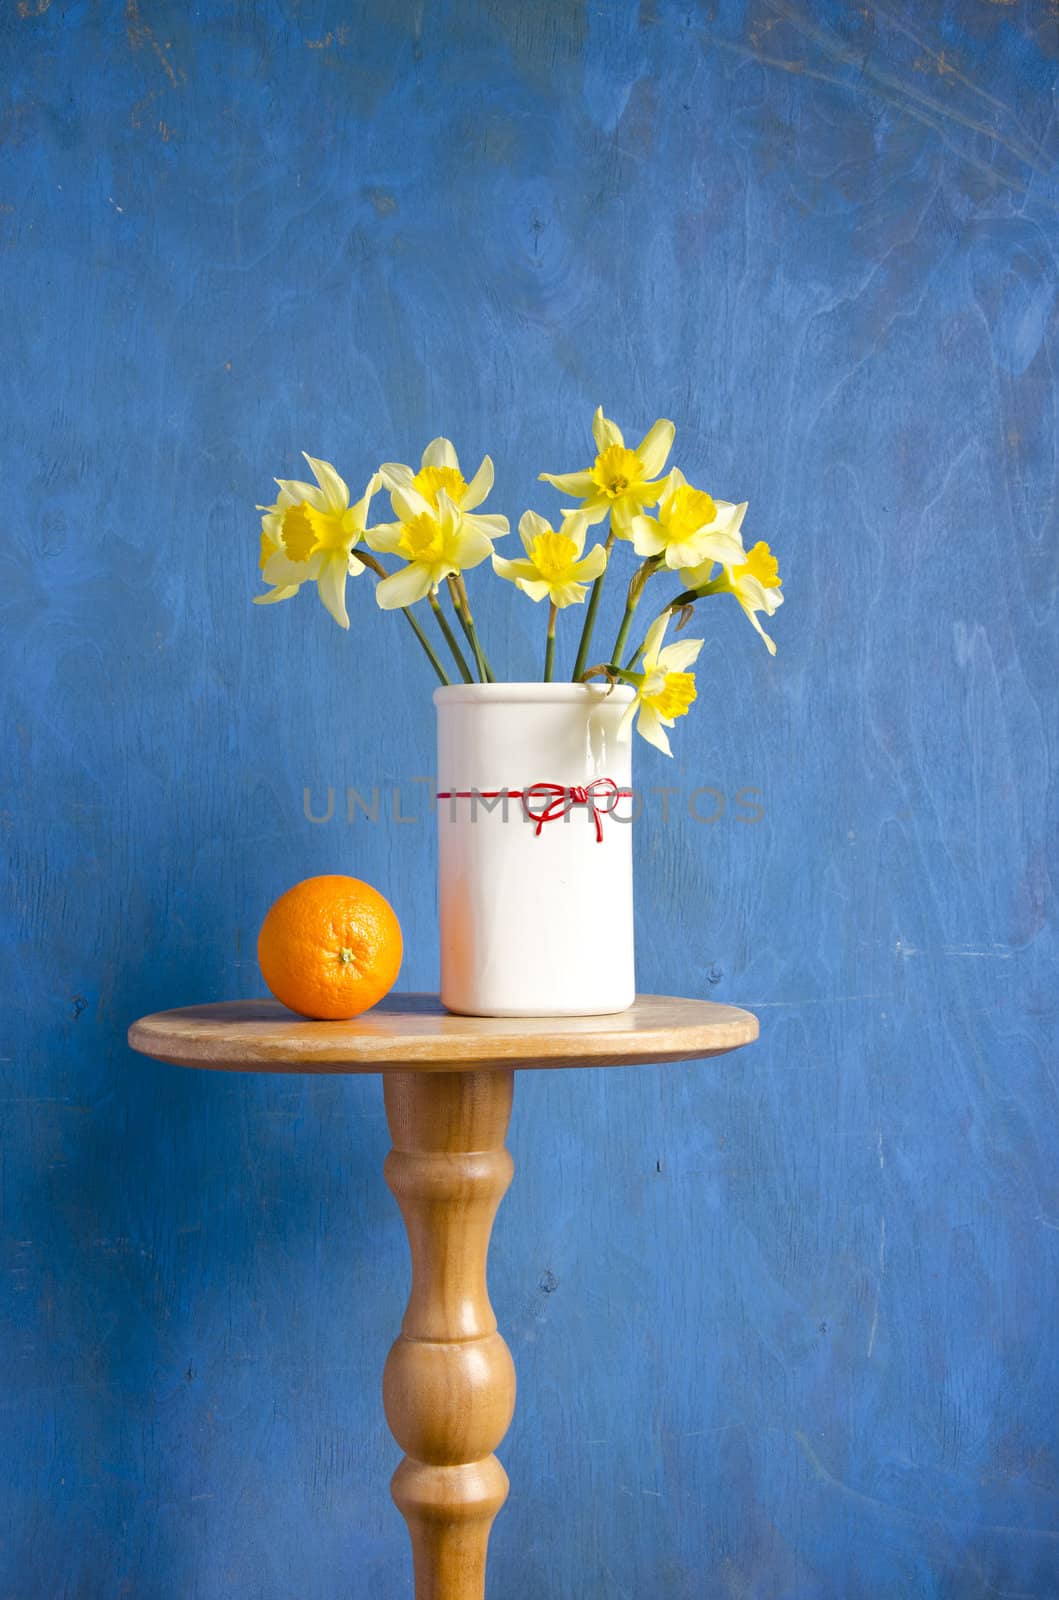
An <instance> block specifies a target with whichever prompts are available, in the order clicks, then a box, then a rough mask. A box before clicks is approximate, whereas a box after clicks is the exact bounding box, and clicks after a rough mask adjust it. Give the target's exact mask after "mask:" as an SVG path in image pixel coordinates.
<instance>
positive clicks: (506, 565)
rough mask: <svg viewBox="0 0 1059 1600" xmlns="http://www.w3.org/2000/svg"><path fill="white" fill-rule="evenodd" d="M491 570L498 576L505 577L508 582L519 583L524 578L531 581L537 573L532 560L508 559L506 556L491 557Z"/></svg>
mask: <svg viewBox="0 0 1059 1600" xmlns="http://www.w3.org/2000/svg"><path fill="white" fill-rule="evenodd" d="M493 571H494V572H495V573H496V575H497V577H498V578H506V579H507V581H508V583H519V582H522V581H525V580H527V579H528V580H529V582H531V583H532V582H533V581H534V579H535V578H537V576H538V573H537V569H536V567H535V566H534V565H533V562H532V561H522V560H521V559H520V560H517V561H509V560H508V559H507V557H506V556H497V555H494V557H493Z"/></svg>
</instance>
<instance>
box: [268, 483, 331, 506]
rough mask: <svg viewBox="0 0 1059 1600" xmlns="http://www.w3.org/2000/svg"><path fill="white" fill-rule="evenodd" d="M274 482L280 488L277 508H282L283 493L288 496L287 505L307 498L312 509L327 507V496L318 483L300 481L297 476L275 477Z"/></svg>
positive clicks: (295, 504) (296, 503)
mask: <svg viewBox="0 0 1059 1600" xmlns="http://www.w3.org/2000/svg"><path fill="white" fill-rule="evenodd" d="M276 482H277V483H278V484H279V490H280V498H279V501H278V502H277V506H278V508H279V509H281V510H282V509H284V508H283V506H282V500H283V496H284V495H285V494H286V495H288V496H289V499H288V500H287V505H290V506H297V505H300V504H301V502H302V501H303V500H307V501H308V502H309V504H310V505H311V506H312V508H313V510H314V511H326V510H327V509H328V505H327V496H326V495H325V494H324V491H323V490H322V489H321V488H320V486H319V485H318V484H315V483H302V482H301V480H300V479H298V478H277V479H276ZM343 509H344V508H343Z"/></svg>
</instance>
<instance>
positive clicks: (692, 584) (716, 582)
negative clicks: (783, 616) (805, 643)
mask: <svg viewBox="0 0 1059 1600" xmlns="http://www.w3.org/2000/svg"><path fill="white" fill-rule="evenodd" d="M712 572H713V562H712V561H704V562H703V563H702V565H701V566H698V567H691V568H685V569H684V570H683V571H682V572H681V574H680V576H681V580H682V582H683V583H684V584H685V585H686V587H687V588H688V589H694V590H696V592H697V593H698V595H699V596H700V597H701V598H703V599H704V598H705V597H706V596H707V595H711V594H734V595H735V597H736V599H737V600H738V601H739V604H740V605H741V606H742V608H743V610H744V612H745V613H746V615H747V617H748V618H749V620H750V624H751V626H752V627H754V628H756V630H757V632H758V633H760V635H761V637H762V638H763V639H764V641H765V644H766V645H767V646H768V652H769V655H770V656H774V655H775V654H776V642H775V640H774V639H771V638H770V637H769V635H768V634H767V633H766V632H765V630H764V628H763V627H762V626H761V624H760V622H759V621H758V619H757V613H758V612H759V611H763V612H764V613H765V615H766V616H767V617H772V616H775V614H776V612H777V611H778V610H779V608H780V606H781V605H782V604H783V595H782V594H781V593H780V584H781V583H782V582H783V580H782V578H781V577H780V565H779V562H778V561H777V560H776V557H775V556H774V555H773V554H772V551H771V550H770V549H769V547H768V545H767V544H766V543H765V541H764V540H763V539H761V540H759V541H758V543H757V544H756V545H754V546H753V548H752V549H751V550H748V551H744V552H743V558H742V560H741V561H739V562H737V563H735V564H734V565H729V564H728V563H727V562H726V563H725V564H724V565H723V566H722V568H721V571H720V573H719V574H718V575H717V577H716V578H714V577H712V576H711V574H712Z"/></svg>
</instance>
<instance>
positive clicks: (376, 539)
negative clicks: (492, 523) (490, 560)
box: [365, 487, 493, 611]
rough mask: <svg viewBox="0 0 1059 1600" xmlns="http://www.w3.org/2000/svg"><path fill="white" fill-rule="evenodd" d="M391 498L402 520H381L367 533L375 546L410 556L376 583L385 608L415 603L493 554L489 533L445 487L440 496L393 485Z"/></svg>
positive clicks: (384, 550) (389, 552)
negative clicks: (400, 565)
mask: <svg viewBox="0 0 1059 1600" xmlns="http://www.w3.org/2000/svg"><path fill="white" fill-rule="evenodd" d="M390 500H391V503H392V505H393V509H394V511H395V513H396V514H397V519H398V520H397V521H396V522H381V523H379V524H378V526H377V527H374V528H369V529H368V530H367V533H366V534H365V538H366V539H367V542H368V544H370V546H371V548H372V549H373V550H381V551H383V552H384V553H385V554H386V555H391V556H403V557H404V559H405V561H406V562H407V566H404V567H402V568H401V569H400V571H399V572H392V573H391V574H390V576H389V577H388V578H383V579H381V580H380V582H379V584H378V585H377V587H376V590H375V598H376V600H377V601H378V602H379V605H380V606H381V607H382V609H383V610H384V611H396V610H397V609H398V608H399V607H401V606H410V605H414V603H415V602H416V601H417V600H422V599H423V597H424V595H427V594H429V593H430V591H431V590H432V589H436V588H437V586H438V584H439V583H441V581H442V579H444V578H447V577H449V575H450V574H452V573H458V572H466V571H467V570H468V568H470V567H476V566H478V564H479V562H481V561H484V560H485V558H486V556H491V555H492V553H493V541H492V539H491V538H490V537H489V535H488V533H486V532H484V531H483V529H482V528H481V527H478V526H473V525H471V519H470V518H468V517H465V516H464V515H463V513H462V511H461V510H460V508H459V506H458V505H457V504H456V502H455V501H454V500H453V499H452V497H451V496H450V495H449V493H448V491H447V490H446V489H445V488H443V487H442V488H439V489H438V491H437V499H436V502H435V501H432V500H427V499H426V498H425V497H424V496H423V495H422V494H420V493H419V491H418V489H395V490H394V491H393V493H392V494H391V495H390ZM474 521H475V522H476V523H477V522H480V521H481V519H480V518H476V519H474Z"/></svg>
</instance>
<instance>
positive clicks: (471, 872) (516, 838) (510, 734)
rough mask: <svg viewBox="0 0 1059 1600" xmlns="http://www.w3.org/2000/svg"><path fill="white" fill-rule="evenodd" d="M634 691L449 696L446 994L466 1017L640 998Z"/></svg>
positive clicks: (536, 686) (441, 743) (599, 1007)
mask: <svg viewBox="0 0 1059 1600" xmlns="http://www.w3.org/2000/svg"><path fill="white" fill-rule="evenodd" d="M631 696H632V690H631V689H629V688H627V687H617V688H615V689H613V690H611V691H610V693H607V692H606V691H605V690H604V689H602V688H593V687H591V686H586V685H584V684H574V683H488V684H478V683H474V684H459V685H454V686H453V687H451V688H444V689H435V691H434V704H435V705H436V707H437V713H438V767H437V774H438V784H437V788H438V800H437V819H438V897H439V910H440V919H441V999H442V1003H443V1004H444V1005H445V1006H446V1007H447V1008H448V1009H449V1010H450V1011H455V1012H459V1013H461V1014H463V1015H465V1016H480V1017H539V1016H560V1017H561V1016H566V1017H570V1016H575V1017H576V1016H583V1017H590V1016H600V1015H606V1014H608V1013H612V1012H616V1011H624V1010H625V1009H626V1008H627V1007H628V1006H630V1005H631V1004H632V1002H633V999H634V997H635V993H636V982H635V975H634V971H633V904H632V825H631V819H632V814H633V801H632V794H631V761H632V757H631V748H632V746H631V740H626V741H623V742H619V740H618V738H617V731H618V724H619V722H620V721H621V715H622V712H623V711H624V710H625V708H626V706H627V705H628V703H629V700H630V698H631Z"/></svg>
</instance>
